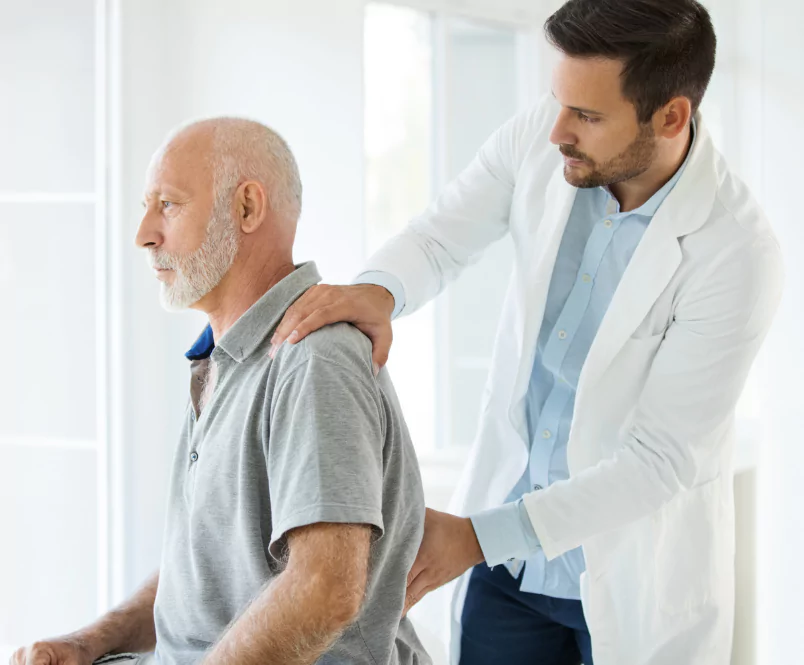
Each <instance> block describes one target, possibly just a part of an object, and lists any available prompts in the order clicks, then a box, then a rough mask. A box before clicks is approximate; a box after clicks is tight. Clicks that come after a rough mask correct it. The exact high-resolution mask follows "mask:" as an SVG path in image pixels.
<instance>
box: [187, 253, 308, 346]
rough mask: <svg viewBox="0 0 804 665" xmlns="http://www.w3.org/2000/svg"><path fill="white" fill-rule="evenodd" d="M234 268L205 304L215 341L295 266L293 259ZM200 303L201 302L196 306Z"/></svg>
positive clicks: (204, 309)
mask: <svg viewBox="0 0 804 665" xmlns="http://www.w3.org/2000/svg"><path fill="white" fill-rule="evenodd" d="M248 263H249V262H248V261H246V262H245V265H244V266H242V267H235V266H233V267H232V269H231V270H230V271H229V273H227V275H226V277H225V278H224V279H223V281H222V282H221V283H220V284H219V285H218V286H217V287H216V288H215V290H214V291H213V292H212V293H210V294H209V295H208V296H207V298H205V300H208V299H209V300H211V302H204V303H203V305H204V307H203V311H205V312H206V314H207V315H208V316H209V324H210V326H211V327H212V334H213V337H214V339H215V341H216V342H217V341H218V340H220V339H221V338H222V337H223V336H224V335H225V334H226V332H227V331H228V330H229V329H230V328H231V327H232V326H233V325H234V324H235V323H236V322H237V320H238V319H239V318H240V317H241V316H243V314H245V313H246V312H247V311H248V309H249V308H250V307H251V306H252V305H253V304H254V303H256V302H257V301H258V300H259V299H260V298H262V297H263V296H264V295H265V294H266V293H267V292H268V291H270V290H271V289H272V288H273V287H274V286H276V285H277V284H279V282H281V281H282V280H283V279H284V278H285V277H287V276H288V275H290V274H291V273H292V272H293V271H294V270H295V269H296V266H295V265H293V261H292V260H282V261H268V262H266V263H262V264H259V265H257V266H254V267H250V266H249V265H248ZM199 304H201V303H199Z"/></svg>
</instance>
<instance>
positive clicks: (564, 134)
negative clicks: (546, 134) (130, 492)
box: [550, 110, 578, 145]
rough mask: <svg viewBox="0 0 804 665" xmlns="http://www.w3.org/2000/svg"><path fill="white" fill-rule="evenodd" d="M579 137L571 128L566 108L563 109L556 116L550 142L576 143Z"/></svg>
mask: <svg viewBox="0 0 804 665" xmlns="http://www.w3.org/2000/svg"><path fill="white" fill-rule="evenodd" d="M577 142H578V137H577V136H575V134H573V133H572V132H571V131H570V129H569V123H568V122H567V116H566V112H565V110H562V111H561V113H559V114H558V117H557V118H556V121H555V124H554V125H553V129H552V130H551V131H550V143H552V144H553V145H561V144H564V145H575V144H576V143H577Z"/></svg>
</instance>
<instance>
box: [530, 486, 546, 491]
mask: <svg viewBox="0 0 804 665" xmlns="http://www.w3.org/2000/svg"><path fill="white" fill-rule="evenodd" d="M542 489H544V487H542V486H541V485H534V486H533V491H534V492H538V491H539V490H542Z"/></svg>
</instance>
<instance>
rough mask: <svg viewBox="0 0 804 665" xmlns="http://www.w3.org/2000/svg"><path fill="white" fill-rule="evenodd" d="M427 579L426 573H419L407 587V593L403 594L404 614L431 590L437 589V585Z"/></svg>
mask: <svg viewBox="0 0 804 665" xmlns="http://www.w3.org/2000/svg"><path fill="white" fill-rule="evenodd" d="M429 577H430V576H429V575H428V574H427V571H426V570H425V571H423V572H422V573H420V574H419V575H418V576H417V577H416V578H415V579H414V580H413V581H412V582H411V584H410V585H409V586H408V590H407V593H406V594H405V611H404V614H407V613H408V612H409V611H410V609H411V608H412V607H413V606H414V605H415V604H416V603H418V602H419V601H420V600H421V599H422V598H424V597H425V596H426V595H427V594H428V593H430V592H431V591H432V590H433V589H436V588H438V585H437V584H433V583H432V582H431V581H430V580H429Z"/></svg>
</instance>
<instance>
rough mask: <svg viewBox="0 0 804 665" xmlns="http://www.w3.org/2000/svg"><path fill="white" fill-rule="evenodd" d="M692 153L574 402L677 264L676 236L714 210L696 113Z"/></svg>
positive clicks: (710, 165)
mask: <svg viewBox="0 0 804 665" xmlns="http://www.w3.org/2000/svg"><path fill="white" fill-rule="evenodd" d="M696 126H697V131H698V136H697V138H696V140H695V146H694V148H693V153H692V155H691V156H690V159H689V162H688V164H687V168H686V169H685V171H684V174H683V175H682V177H681V179H680V180H679V182H678V184H677V185H676V186H675V188H674V190H673V191H672V192H670V194H669V195H668V197H667V199H666V200H665V201H664V203H663V204H662V205H661V206H660V207H659V210H658V211H657V212H656V215H654V217H653V219H652V220H651V222H650V224H648V228H647V230H646V231H645V234H644V235H643V236H642V240H641V241H640V243H639V245H638V247H637V249H636V251H635V252H634V255H633V257H632V258H631V262H630V263H629V265H628V267H627V268H626V270H625V273H623V277H622V279H621V280H620V284H619V286H618V288H617V291H616V292H615V294H614V297H613V298H612V301H611V304H610V305H609V308H608V310H607V312H606V315H605V316H604V317H603V321H602V322H601V324H600V328H599V330H598V333H597V335H596V337H595V340H594V342H593V343H592V347H591V349H590V350H589V355H588V356H587V359H586V363H585V364H584V368H583V371H582V372H581V376H580V383H579V395H578V401H579V402H580V401H581V397H582V393H583V391H585V390H586V389H588V388H589V387H590V386H592V385H594V384H595V383H597V381H598V380H599V379H600V378H601V377H602V375H603V373H604V372H605V371H606V369H608V367H609V365H610V364H611V361H612V360H613V359H614V357H615V356H616V355H617V353H618V352H619V351H620V349H622V347H623V345H624V344H625V343H626V342H627V341H628V338H629V337H630V336H631V335H632V334H633V333H634V331H635V330H636V329H637V327H638V326H639V324H640V323H641V322H642V321H643V319H644V318H645V317H646V316H647V314H648V312H649V311H650V309H651V307H653V305H654V303H655V302H656V300H657V299H658V298H659V296H660V295H661V294H662V292H663V291H664V290H665V288H667V285H668V284H669V283H670V280H671V279H672V277H673V275H674V274H675V272H676V270H677V269H678V267H679V265H680V264H681V259H682V253H681V245H680V244H679V239H680V238H682V237H683V236H685V235H687V234H689V233H692V232H694V231H695V230H697V229H698V228H700V227H701V226H702V225H703V224H704V222H705V221H706V219H707V218H708V217H709V214H710V213H711V210H712V202H713V198H714V192H715V189H716V184H717V175H716V167H715V164H714V157H715V151H714V146H713V145H712V141H711V138H710V136H709V133H708V131H707V129H706V127H705V126H704V124H703V121H702V119H701V116H700V114H698V115H697V116H696Z"/></svg>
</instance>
